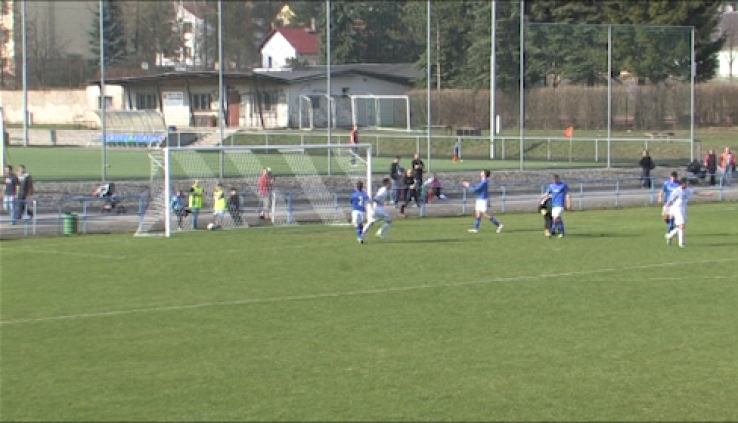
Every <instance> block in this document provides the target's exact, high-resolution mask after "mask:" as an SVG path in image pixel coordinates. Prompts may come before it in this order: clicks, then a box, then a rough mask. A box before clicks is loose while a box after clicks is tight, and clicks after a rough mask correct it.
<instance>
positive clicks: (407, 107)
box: [349, 94, 412, 132]
mask: <svg viewBox="0 0 738 423" xmlns="http://www.w3.org/2000/svg"><path fill="white" fill-rule="evenodd" d="M349 98H350V99H351V123H352V126H357V125H358V121H359V119H358V107H357V104H356V103H357V100H359V99H368V100H374V108H375V113H376V117H375V120H376V122H380V121H381V113H380V112H381V110H382V109H381V107H380V106H379V103H380V101H381V100H404V101H405V119H406V120H407V122H406V125H405V128H404V129H398V128H387V127H381V126H378V125H374V126H368V127H366V128H367V129H373V130H378V131H381V130H384V131H397V130H400V131H402V130H404V131H407V132H410V131H411V130H412V129H411V122H410V96H407V95H378V94H377V95H375V94H352V95H349ZM359 126H360V125H359Z"/></svg>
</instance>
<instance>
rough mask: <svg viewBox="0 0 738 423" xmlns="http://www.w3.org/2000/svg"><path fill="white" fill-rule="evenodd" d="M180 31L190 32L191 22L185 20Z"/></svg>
mask: <svg viewBox="0 0 738 423" xmlns="http://www.w3.org/2000/svg"><path fill="white" fill-rule="evenodd" d="M182 33H184V34H191V33H192V22H185V23H183V24H182Z"/></svg>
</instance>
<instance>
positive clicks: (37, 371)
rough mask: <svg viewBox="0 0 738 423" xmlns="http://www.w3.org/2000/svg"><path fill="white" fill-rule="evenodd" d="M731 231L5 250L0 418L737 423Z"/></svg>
mask: <svg viewBox="0 0 738 423" xmlns="http://www.w3.org/2000/svg"><path fill="white" fill-rule="evenodd" d="M736 212H737V210H736V204H734V203H721V204H706V205H695V206H693V207H692V208H691V210H690V222H689V226H688V229H687V237H686V241H687V245H688V248H686V249H679V248H677V247H676V246H671V247H668V246H666V245H665V241H664V237H663V234H664V231H665V225H664V224H663V222H661V221H660V219H659V216H658V210H657V209H656V208H653V207H652V208H647V209H646V208H644V209H630V210H606V211H588V212H572V213H568V214H567V215H566V224H567V230H568V232H569V235H568V236H567V237H566V238H564V239H546V238H544V237H543V230H542V219H541V217H540V216H539V215H537V214H535V213H528V214H513V215H501V216H500V217H501V218H502V219H501V220H502V221H503V223H504V224H505V232H504V233H502V234H496V233H495V232H494V227H493V226H492V225H491V224H490V223H488V222H485V224H484V225H483V226H482V230H481V231H480V233H479V234H476V235H472V234H468V233H467V232H466V229H468V228H469V227H471V225H472V224H473V218H471V217H462V218H447V219H407V220H396V221H395V224H394V225H393V228H392V229H391V231H390V233H389V235H390V239H388V240H385V241H382V240H379V239H377V238H375V237H374V236H370V237H368V241H367V243H366V244H364V245H359V244H357V243H356V240H355V235H354V232H353V230H352V228H350V227H326V226H318V225H309V226H308V225H306V226H299V227H291V228H258V229H256V228H255V229H246V230H240V231H221V232H199V233H190V234H182V235H179V236H175V237H173V238H171V239H167V240H165V239H160V238H133V237H132V236H130V235H109V236H89V237H78V238H70V239H60V238H55V239H22V240H15V241H7V242H2V243H0V246H1V247H2V259H3V260H2V313H1V317H0V321H1V324H0V330H1V331H2V375H1V382H2V400H1V401H2V402H1V403H0V405H1V410H2V419H3V420H5V421H20V420H35V421H44V420H45V421H50V420H53V421H72V420H73V421H138V420H141V421H142V420H150V421H174V420H178V421H204V420H209V421H227V420H254V421H256V420H258V421H277V420H280V421H349V420H352V421H400V420H403V421H420V420H458V421H481V420H484V421H493V420H507V421H519V420H529V421H532V420H535V421H554V420H559V421H562V420H564V421H587V420H589V421H593V420H600V421H603V420H607V421H667V420H679V421H687V420H702V421H716V420H733V421H734V420H738V407H736V402H735V400H736V398H738V384H736V380H738V334H737V332H736V330H735V327H736V326H735V325H736V322H737V321H738V284H736V281H737V279H738V277H737V276H736V269H737V268H738V255H737V254H736V245H738V242H736V235H738V233H736V230H735V228H734V225H733V222H734V221H735V216H736Z"/></svg>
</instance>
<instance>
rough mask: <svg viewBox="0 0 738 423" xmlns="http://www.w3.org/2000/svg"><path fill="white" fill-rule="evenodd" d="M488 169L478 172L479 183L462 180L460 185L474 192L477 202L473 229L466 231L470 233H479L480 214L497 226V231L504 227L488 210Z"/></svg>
mask: <svg viewBox="0 0 738 423" xmlns="http://www.w3.org/2000/svg"><path fill="white" fill-rule="evenodd" d="M489 175H490V171H489V170H483V171H481V172H480V173H479V179H480V181H479V184H478V185H476V186H471V185H470V184H469V182H467V181H464V182H463V183H462V185H464V188H468V189H469V190H470V191H471V192H473V193H474V194H477V202H476V205H475V206H474V214H475V216H476V219H477V220H476V223H475V224H474V229H468V230H467V232H469V233H471V234H476V233H479V226H481V224H482V216H484V217H485V218H487V219H489V221H490V222H492V223H493V224H494V225H495V226H497V233H498V234H499V233H500V232H502V228H504V227H505V225H503V224H502V223H500V221H499V220H497V219H495V216H494V215H493V214H492V212H490V211H489Z"/></svg>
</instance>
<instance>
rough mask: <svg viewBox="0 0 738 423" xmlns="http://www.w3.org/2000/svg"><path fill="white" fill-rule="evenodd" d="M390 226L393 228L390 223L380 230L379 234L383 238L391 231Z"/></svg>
mask: <svg viewBox="0 0 738 423" xmlns="http://www.w3.org/2000/svg"><path fill="white" fill-rule="evenodd" d="M390 226H391V224H390V223H385V224H384V225H382V229H380V230H379V233H380V234H381V235H382V236H384V234H386V233H387V231H388V230H389V228H390Z"/></svg>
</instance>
